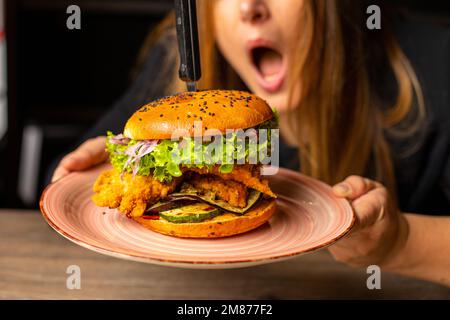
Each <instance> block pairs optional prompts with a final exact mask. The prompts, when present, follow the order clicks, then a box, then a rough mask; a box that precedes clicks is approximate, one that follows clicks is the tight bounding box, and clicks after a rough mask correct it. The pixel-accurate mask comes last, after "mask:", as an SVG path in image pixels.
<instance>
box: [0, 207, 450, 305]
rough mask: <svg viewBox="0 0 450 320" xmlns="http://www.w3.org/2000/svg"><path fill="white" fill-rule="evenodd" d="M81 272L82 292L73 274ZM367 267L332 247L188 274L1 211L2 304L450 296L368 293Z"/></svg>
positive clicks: (384, 285) (399, 289)
mask: <svg viewBox="0 0 450 320" xmlns="http://www.w3.org/2000/svg"><path fill="white" fill-rule="evenodd" d="M69 265H78V266H80V268H81V289H80V290H69V289H67V288H66V279H67V276H68V275H67V274H66V269H67V267H68V266H69ZM367 277H368V274H367V273H366V271H365V270H360V269H352V268H349V267H347V266H345V265H342V264H339V263H337V262H335V261H334V260H333V259H332V257H331V256H330V255H329V254H328V252H327V251H326V250H322V251H319V252H316V253H312V254H309V255H305V256H301V257H298V258H294V259H291V260H288V261H284V262H277V263H272V264H268V265H262V266H257V267H252V268H243V269H230V270H188V269H177V268H171V267H162V266H156V265H150V264H144V263H138V262H131V261H125V260H119V259H115V258H110V257H107V256H104V255H101V254H98V253H94V252H91V251H89V250H87V249H84V248H82V247H80V246H78V245H75V244H73V243H71V242H70V241H68V240H66V239H64V238H63V237H61V236H60V235H58V234H57V233H56V232H55V231H53V230H52V229H51V228H50V227H49V226H48V225H47V224H46V222H45V221H44V220H43V218H42V217H41V215H40V214H39V212H36V211H13V210H0V298H2V299H303V298H312V299H326V298H352V299H355V298H368V299H390V298H407V299H409V298H416V299H441V298H444V299H449V298H450V288H447V287H443V286H439V285H437V284H433V283H429V282H425V281H419V280H415V279H408V278H405V277H400V276H397V275H394V274H389V273H382V276H381V290H369V289H367V286H366V279H367Z"/></svg>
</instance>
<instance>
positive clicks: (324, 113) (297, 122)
mask: <svg viewBox="0 0 450 320" xmlns="http://www.w3.org/2000/svg"><path fill="white" fill-rule="evenodd" d="M197 3H198V19H199V38H200V51H201V52H200V53H201V64H202V78H201V80H200V82H199V87H200V88H201V89H208V88H230V89H234V88H242V82H241V80H240V79H239V77H238V76H237V74H236V73H235V72H234V70H233V69H232V68H231V67H230V66H229V64H228V63H227V62H226V61H225V59H224V58H223V56H222V55H221V54H220V52H219V50H218V49H217V46H216V42H215V37H214V22H213V21H212V17H213V14H212V10H213V5H214V1H210V0H198V1H197ZM367 6H368V4H365V3H364V1H353V0H340V1H327V0H304V6H303V8H302V10H301V12H300V13H299V19H298V21H294V22H292V23H296V24H297V27H298V30H299V32H298V41H297V42H296V45H295V46H293V48H292V50H293V51H294V52H293V53H294V56H295V57H296V58H295V59H296V61H295V62H294V63H292V64H291V67H290V69H289V75H288V76H289V78H290V82H289V83H291V84H292V88H291V94H290V98H289V101H290V102H292V100H293V98H292V96H293V92H294V88H301V90H300V97H299V98H300V99H299V100H298V101H300V105H299V106H293V105H292V103H290V104H289V105H290V109H289V110H288V111H287V112H288V114H289V116H287V117H285V118H286V119H290V121H288V122H287V123H285V124H284V123H282V124H281V125H286V126H287V127H286V129H288V130H289V131H290V132H293V133H294V134H295V135H296V136H297V137H298V139H297V140H298V143H299V159H300V166H301V171H302V172H303V173H306V174H308V175H310V176H313V177H315V178H318V179H320V180H323V181H325V182H327V183H330V184H334V183H337V182H339V181H341V180H343V179H345V178H346V177H347V176H348V175H351V174H356V175H365V176H370V177H372V178H374V179H376V180H378V181H380V182H382V183H384V184H385V185H386V186H387V187H388V189H390V190H391V191H393V192H395V176H394V170H393V160H392V159H393V157H392V155H391V152H390V150H389V144H388V142H387V139H389V138H390V137H394V138H398V137H408V136H410V135H411V134H412V133H413V132H415V131H417V129H418V128H419V126H420V125H421V123H422V120H423V119H424V103H423V98H422V93H421V90H420V86H419V82H418V80H417V77H416V75H415V73H414V71H413V69H412V67H411V65H410V63H409V61H408V59H407V58H406V57H405V55H404V54H403V52H402V50H401V48H400V46H399V44H398V43H397V41H396V40H395V38H394V37H393V35H392V32H391V31H390V30H389V25H388V23H389V17H388V15H389V10H388V9H389V8H386V9H385V8H382V12H383V15H382V18H383V20H382V28H381V29H380V30H369V29H367V28H366V19H367V17H368V15H367V14H366V8H367ZM173 22H174V16H173V13H172V14H170V15H169V16H168V17H167V18H166V19H165V21H164V22H163V23H162V25H161V26H165V27H168V26H169V25H172V26H173ZM161 29H162V28H161V27H160V30H159V32H160V31H161ZM152 37H153V38H154V37H155V36H154V35H153V36H152ZM174 50H177V48H176V47H175V48H174ZM386 68H388V70H389V69H390V70H392V72H391V74H392V75H393V77H392V78H393V80H394V81H393V83H394V87H395V88H396V90H395V93H394V94H393V95H391V96H388V95H386V94H385V92H384V91H386V90H384V89H385V88H386V85H385V83H386V82H387V81H389V77H388V78H386V76H385V74H386V72H382V71H385V70H386ZM173 83H174V84H176V85H175V86H174V87H172V88H170V90H171V91H172V93H173V92H175V91H182V90H184V88H183V87H181V86H182V85H183V84H182V83H181V82H180V81H178V80H177V73H176V72H174V81H173ZM168 93H171V92H168ZM296 100H297V99H296ZM305 136H306V137H307V138H306V139H305ZM393 194H395V193H393Z"/></svg>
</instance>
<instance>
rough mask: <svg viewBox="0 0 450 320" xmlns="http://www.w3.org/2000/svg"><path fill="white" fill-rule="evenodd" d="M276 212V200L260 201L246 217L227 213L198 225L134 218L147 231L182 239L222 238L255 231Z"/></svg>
mask: <svg viewBox="0 0 450 320" xmlns="http://www.w3.org/2000/svg"><path fill="white" fill-rule="evenodd" d="M275 211H276V200H275V199H265V200H262V201H260V202H259V203H258V204H256V205H255V207H253V208H252V209H250V210H249V211H247V212H246V213H245V214H244V215H236V214H232V213H225V214H223V215H220V216H217V217H215V218H213V219H211V220H208V221H204V222H197V223H172V222H169V221H167V220H164V219H162V218H160V219H157V220H147V219H144V218H143V217H133V219H134V220H135V221H137V222H138V223H139V224H141V225H142V226H144V227H146V228H147V229H150V230H153V231H156V232H159V233H162V234H166V235H169V236H175V237H181V238H221V237H228V236H232V235H236V234H239V233H243V232H247V231H250V230H253V229H255V228H257V227H259V226H260V225H262V224H264V223H265V222H266V221H267V220H269V219H270V218H271V217H272V215H273V214H274V213H275Z"/></svg>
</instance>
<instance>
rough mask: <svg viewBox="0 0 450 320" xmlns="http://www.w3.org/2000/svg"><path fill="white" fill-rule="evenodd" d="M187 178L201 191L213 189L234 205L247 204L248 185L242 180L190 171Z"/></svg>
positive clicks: (220, 196) (243, 205) (242, 205)
mask: <svg viewBox="0 0 450 320" xmlns="http://www.w3.org/2000/svg"><path fill="white" fill-rule="evenodd" d="M186 180H187V181H188V182H189V183H190V184H192V185H193V186H194V187H195V188H196V189H197V190H199V191H212V192H213V193H215V194H216V196H218V197H219V198H220V199H222V200H224V201H226V202H228V203H229V204H231V205H232V206H235V207H240V208H244V207H245V206H246V205H247V196H248V192H247V187H246V186H245V185H243V184H242V183H240V182H237V181H233V180H224V179H222V178H220V177H219V176H215V175H212V174H199V173H195V172H190V173H189V174H188V177H187V178H186Z"/></svg>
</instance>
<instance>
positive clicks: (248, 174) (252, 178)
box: [183, 164, 277, 198]
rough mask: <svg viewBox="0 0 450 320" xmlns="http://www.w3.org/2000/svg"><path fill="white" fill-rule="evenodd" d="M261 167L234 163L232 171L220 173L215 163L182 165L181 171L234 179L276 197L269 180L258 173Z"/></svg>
mask: <svg viewBox="0 0 450 320" xmlns="http://www.w3.org/2000/svg"><path fill="white" fill-rule="evenodd" d="M260 169H261V167H260V166H258V165H253V164H241V165H235V166H234V168H233V171H231V172H230V173H221V172H220V171H219V165H215V166H213V167H211V168H208V167H206V166H204V167H203V168H195V167H192V168H187V167H183V172H186V171H194V172H197V173H200V174H214V175H216V176H219V177H221V178H222V179H224V180H234V181H237V182H240V183H242V184H244V185H245V186H247V187H249V188H253V189H255V190H258V191H260V192H262V193H264V194H267V195H269V196H271V197H274V198H276V197H277V196H276V194H275V193H273V192H272V190H270V187H269V181H268V180H267V179H266V178H264V177H262V176H261V174H260Z"/></svg>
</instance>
